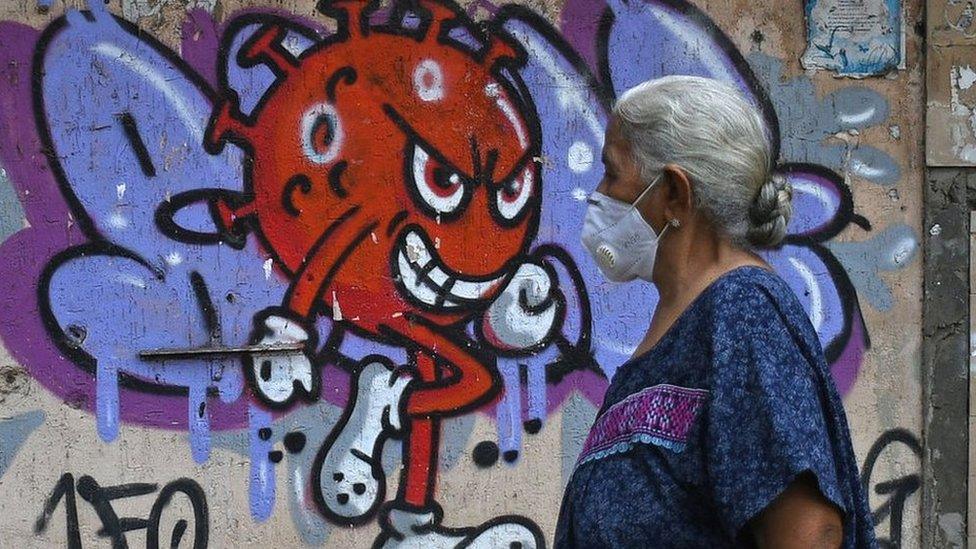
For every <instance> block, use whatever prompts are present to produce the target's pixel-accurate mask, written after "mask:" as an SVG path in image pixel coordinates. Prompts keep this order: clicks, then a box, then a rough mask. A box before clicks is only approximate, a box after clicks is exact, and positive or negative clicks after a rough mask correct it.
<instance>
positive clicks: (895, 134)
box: [888, 124, 901, 139]
mask: <svg viewBox="0 0 976 549" xmlns="http://www.w3.org/2000/svg"><path fill="white" fill-rule="evenodd" d="M888 134H889V135H891V138H892V139H901V126H899V125H898V124H895V125H893V126H888Z"/></svg>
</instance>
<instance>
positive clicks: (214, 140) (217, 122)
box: [203, 99, 250, 152]
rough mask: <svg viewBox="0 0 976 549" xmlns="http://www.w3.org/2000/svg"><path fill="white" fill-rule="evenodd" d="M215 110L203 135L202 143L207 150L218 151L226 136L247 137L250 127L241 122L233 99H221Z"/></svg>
mask: <svg viewBox="0 0 976 549" xmlns="http://www.w3.org/2000/svg"><path fill="white" fill-rule="evenodd" d="M216 112H217V114H216V115H215V116H214V117H213V118H212V119H211V122H210V125H209V126H208V127H207V131H206V133H205V134H204V136H203V142H204V145H205V146H206V148H207V149H208V150H209V151H211V152H219V151H220V150H221V149H222V148H223V146H224V140H225V139H227V138H228V137H232V136H237V137H241V138H245V139H247V138H248V137H249V134H250V127H249V126H248V125H247V124H245V123H244V122H241V120H240V119H239V117H238V116H237V115H236V114H235V113H236V112H237V104H236V103H235V102H234V101H233V100H231V99H222V100H221V101H220V103H219V104H218V105H217V109H216Z"/></svg>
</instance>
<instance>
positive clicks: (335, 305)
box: [332, 292, 342, 322]
mask: <svg viewBox="0 0 976 549" xmlns="http://www.w3.org/2000/svg"><path fill="white" fill-rule="evenodd" d="M332 320H334V321H336V322H339V321H340V320H342V309H341V308H340V307H339V298H338V297H336V293H335V292H332Z"/></svg>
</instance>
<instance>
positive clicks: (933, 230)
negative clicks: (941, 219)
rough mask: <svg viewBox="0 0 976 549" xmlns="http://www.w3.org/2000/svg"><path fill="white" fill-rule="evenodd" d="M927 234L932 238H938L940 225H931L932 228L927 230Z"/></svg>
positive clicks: (940, 229) (940, 231) (940, 232)
mask: <svg viewBox="0 0 976 549" xmlns="http://www.w3.org/2000/svg"><path fill="white" fill-rule="evenodd" d="M929 234H930V235H932V236H939V235H940V234H942V225H939V224H938V223H936V224H935V225H932V228H931V229H929Z"/></svg>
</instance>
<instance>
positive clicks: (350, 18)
mask: <svg viewBox="0 0 976 549" xmlns="http://www.w3.org/2000/svg"><path fill="white" fill-rule="evenodd" d="M379 4H380V1H379V0H322V1H321V2H319V5H318V9H319V11H321V12H322V13H324V14H325V15H327V16H329V17H333V18H335V19H337V20H338V21H339V33H340V34H342V33H343V31H345V32H348V33H349V36H350V37H351V38H362V37H364V36H366V35H368V34H369V14H370V13H372V12H373V11H375V10H376V8H377V7H379Z"/></svg>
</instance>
